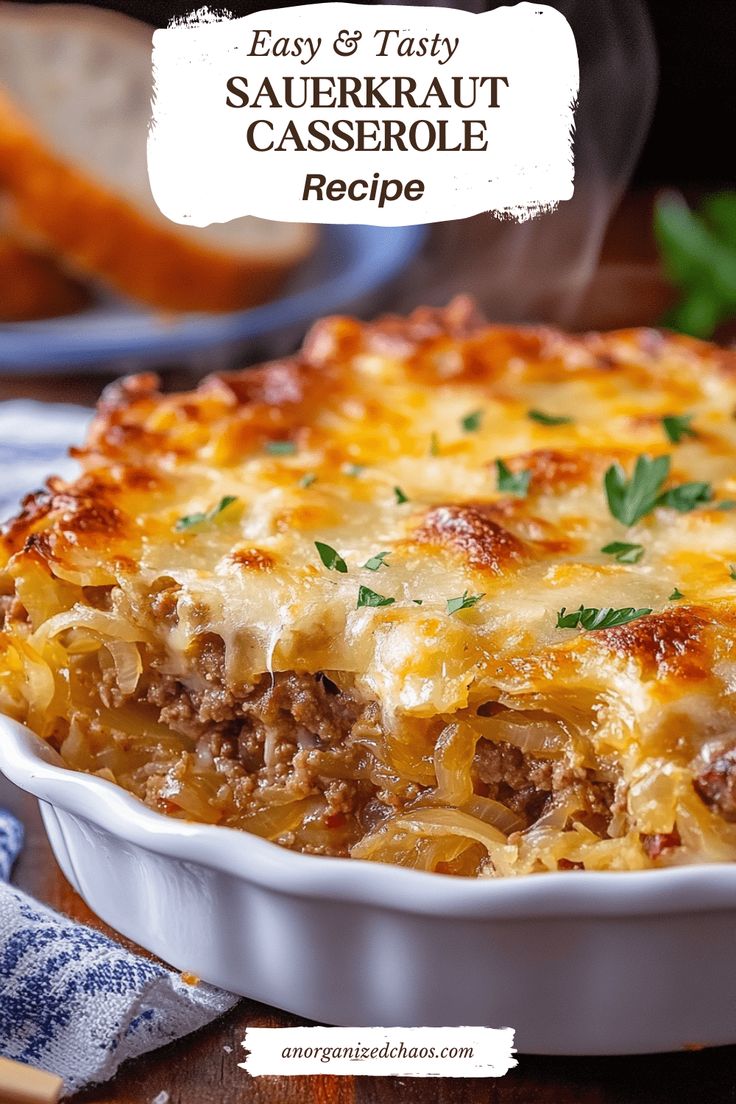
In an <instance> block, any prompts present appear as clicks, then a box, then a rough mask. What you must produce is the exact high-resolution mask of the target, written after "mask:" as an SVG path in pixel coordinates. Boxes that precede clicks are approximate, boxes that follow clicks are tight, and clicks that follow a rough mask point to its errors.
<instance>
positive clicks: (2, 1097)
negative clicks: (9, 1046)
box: [0, 1058, 64, 1104]
mask: <svg viewBox="0 0 736 1104" xmlns="http://www.w3.org/2000/svg"><path fill="white" fill-rule="evenodd" d="M63 1087H64V1082H63V1081H62V1079H61V1078H60V1077H57V1076H56V1074H55V1073H47V1072H46V1070H40V1069H36V1068H35V1067H34V1066H25V1065H23V1063H22V1062H11V1061H10V1059H9V1058H0V1104H56V1102H57V1100H58V1099H59V1097H60V1096H61V1090H62V1088H63Z"/></svg>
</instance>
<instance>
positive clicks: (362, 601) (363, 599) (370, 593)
mask: <svg viewBox="0 0 736 1104" xmlns="http://www.w3.org/2000/svg"><path fill="white" fill-rule="evenodd" d="M395 601H396V599H395V598H384V596H383V594H376V592H375V590H371V588H370V587H367V586H362V587H361V588H360V589H359V591H358V605H357V607H356V608H357V609H360V608H361V606H392V605H393V604H394V602H395Z"/></svg>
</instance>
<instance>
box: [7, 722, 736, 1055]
mask: <svg viewBox="0 0 736 1104" xmlns="http://www.w3.org/2000/svg"><path fill="white" fill-rule="evenodd" d="M60 763H61V760H60V759H59V757H58V756H57V755H56V753H55V752H54V751H53V750H52V749H51V748H50V747H49V746H48V745H47V744H45V743H44V742H43V741H41V740H40V739H38V738H37V737H36V736H34V735H33V734H32V733H31V732H30V731H29V730H28V729H27V728H25V727H24V726H22V725H19V724H17V723H16V722H14V721H11V720H9V719H7V718H4V717H0V769H2V771H3V772H4V773H5V774H6V775H7V777H8V778H9V779H11V781H13V782H15V783H16V785H18V786H20V787H21V788H22V789H24V790H27V791H28V792H29V793H32V794H34V795H35V796H36V797H37V798H38V799H39V801H40V805H41V812H42V815H43V819H44V823H45V825H46V830H47V832H48V835H49V839H50V841H51V846H52V848H53V850H54V854H55V855H56V858H57V860H58V862H59V865H60V866H61V868H62V870H63V872H64V874H65V875H66V877H67V878H68V879H69V881H70V882H71V884H72V885H73V886H74V888H75V889H76V890H77V892H78V893H80V894H81V896H82V897H83V898H84V900H85V901H86V902H87V904H88V905H89V906H90V908H92V909H93V910H94V911H95V912H96V913H97V914H98V915H99V916H100V917H101V918H102V919H103V920H104V921H106V923H108V924H110V925H111V926H112V927H113V928H116V929H117V930H118V931H120V932H122V933H123V935H126V936H128V937H129V938H130V939H133V940H135V942H136V943H139V944H140V945H141V946H143V947H146V948H148V949H149V950H150V951H153V952H154V953H155V954H157V955H159V956H160V957H161V958H163V959H164V960H166V961H167V962H169V963H171V964H172V965H173V966H175V967H176V968H178V969H180V970H187V971H190V972H191V973H194V974H196V975H197V976H199V977H200V978H202V979H203V980H205V981H208V982H212V983H213V984H215V985H218V986H221V987H223V988H225V989H230V990H232V991H234V992H236V993H242V994H244V995H247V996H249V997H253V998H255V999H257V1000H260V1001H263V1002H265V1003H267V1004H271V1005H276V1006H278V1007H280V1008H284V1009H288V1010H289V1011H291V1012H295V1013H298V1014H299V1015H302V1016H306V1017H308V1018H310V1019H315V1020H321V1021H324V1022H326V1023H331V1024H344V1025H351V1026H360V1025H380V1026H392V1025H401V1026H417V1025H422V1026H425V1025H426V1026H446V1025H458V1024H478V1025H481V1024H486V1025H490V1026H494V1027H505V1026H510V1027H514V1028H515V1029H516V1045H517V1048H518V1050H520V1051H521V1052H526V1053H537V1054H569V1055H572V1054H636V1053H645V1052H650V1051H661V1050H678V1049H680V1048H683V1047H691V1046H693V1045H706V1046H717V1045H721V1044H728V1043H735V1042H736V867H734V866H732V865H730V864H728V865H726V864H724V865H717V866H702V865H701V866H691V867H679V868H670V869H666V870H656V871H643V872H634V873H589V872H581V873H578V872H565V873H560V874H542V875H531V876H526V877H519V878H510V879H506V880H499V881H486V880H480V881H479V880H473V879H459V878H457V879H456V878H450V877H444V876H442V875H438V874H425V873H421V872H418V871H412V870H405V869H401V868H399V867H392V866H387V865H381V864H377V863H368V862H359V861H355V860H349V859H333V858H322V857H313V856H309V855H300V854H295V853H293V852H290V851H286V850H284V849H283V848H281V847H278V846H277V845H276V844H272V843H269V842H267V841H265V840H262V839H259V838H257V837H255V836H251V835H248V834H246V833H244V832H239V831H236V830H234V829H230V828H218V827H212V826H209V825H203V824H193V823H188V822H184V821H181V820H172V819H170V818H168V817H165V816H163V815H160V814H158V813H156V812H153V811H152V810H150V809H148V808H146V807H145V806H144V805H143V804H142V803H141V802H139V801H138V800H137V799H136V798H134V797H133V796H131V795H130V794H128V793H127V792H125V791H124V790H122V789H120V788H118V787H117V786H115V785H113V784H111V783H109V782H106V781H103V780H102V779H100V778H96V777H93V776H90V775H87V774H82V773H79V772H76V771H72V770H68V769H66V768H64V767H63V766H61V765H60Z"/></svg>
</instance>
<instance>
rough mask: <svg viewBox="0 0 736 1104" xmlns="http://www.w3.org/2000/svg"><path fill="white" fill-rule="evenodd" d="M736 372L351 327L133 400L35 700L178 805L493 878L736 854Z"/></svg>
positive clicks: (68, 541)
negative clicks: (297, 349)
mask: <svg viewBox="0 0 736 1104" xmlns="http://www.w3.org/2000/svg"><path fill="white" fill-rule="evenodd" d="M735 410H736V355H735V354H734V353H729V352H725V351H723V350H721V349H718V348H715V347H713V346H709V345H705V344H700V343H697V342H695V341H692V340H689V339H685V338H680V337H674V336H667V335H664V334H660V333H658V332H654V331H649V330H632V331H624V332H618V333H611V334H604V335H598V334H593V335H587V336H583V337H576V336H566V335H564V334H561V333H558V332H556V331H553V330H549V329H509V328H499V327H495V326H491V327H489V326H486V325H484V324H482V323H480V322H478V321H477V320H476V319H475V318H474V316H473V313H472V310H471V309H470V307H469V306H468V304H467V303H466V302H464V301H462V300H460V301H457V302H455V303H453V304H451V306H450V307H449V308H448V309H447V310H446V311H444V312H435V311H430V310H423V311H419V312H417V313H416V314H414V315H413V316H412V317H411V318H409V319H398V318H387V319H383V320H381V321H379V322H377V323H375V324H373V325H363V324H361V323H359V322H356V321H353V320H350V319H346V318H335V319H329V320H327V321H325V322H322V323H320V324H319V325H317V326H316V327H315V328H314V330H313V331H312V333H311V334H310V336H309V338H308V339H307V342H306V344H305V347H304V349H303V351H302V352H301V353H300V354H299V355H298V356H296V357H295V358H293V359H290V360H284V361H279V362H276V363H274V364H270V365H267V366H266V367H264V368H261V369H258V370H255V371H249V372H243V373H236V374H231V375H223V376H215V377H212V378H210V379H208V380H206V381H205V382H204V383H203V384H202V385H201V386H200V387H199V388H198V389H197V390H196V391H193V392H191V393H189V394H180V395H162V394H160V393H159V391H158V390H157V384H156V380H155V378H153V377H149V376H139V377H136V378H133V379H130V380H127V381H125V382H123V383H122V384H121V385H119V386H117V387H115V388H113V389H112V390H111V391H110V392H109V393H108V394H106V395H105V396H104V398H103V401H102V403H101V406H100V410H99V415H98V418H97V420H96V422H95V425H94V427H93V429H92V432H91V435H90V439H89V442H88V445H87V447H86V448H85V449H84V451H83V452H82V453H80V454H79V458H80V460H81V463H82V466H83V474H82V475H81V477H80V478H79V479H78V480H77V481H76V482H74V483H71V484H67V483H64V482H62V481H60V480H55V479H52V480H51V481H50V482H49V486H48V490H46V491H43V492H40V493H37V494H35V495H32V496H30V497H29V498H28V499H27V500H26V502H25V504H24V508H23V511H22V512H21V513H20V514H19V516H18V517H17V518H16V519H15V520H13V521H12V522H11V523H10V524H9V525H8V527H7V530H6V533H5V536H4V541H3V545H2V553H1V559H0V563H1V564H2V571H1V573H0V592H1V593H2V594H3V595H4V597H3V598H2V599H0V601H2V604H3V608H4V631H3V632H2V635H1V636H0V708H2V709H3V710H4V711H5V712H7V713H9V714H11V715H12V716H14V717H16V718H18V719H20V720H22V721H25V722H27V723H28V724H29V725H30V727H31V728H33V729H34V730H35V731H36V732H38V733H39V734H40V735H41V736H43V737H45V738H46V739H47V740H49V741H50V742H51V743H52V744H53V745H54V746H55V747H56V748H58V749H59V750H60V752H61V754H62V756H63V758H64V759H65V761H66V762H67V763H68V764H69V766H71V767H74V768H77V769H80V770H84V771H90V772H95V773H98V774H100V775H102V776H103V777H104V778H108V779H110V780H112V781H115V782H117V783H118V784H119V785H121V786H124V787H125V788H126V789H128V790H131V791H132V792H133V793H135V794H137V795H138V796H139V797H140V798H141V799H142V800H143V801H145V802H146V803H147V804H148V805H150V806H152V807H153V808H155V809H158V810H160V811H161V812H163V813H167V814H169V815H171V816H175V817H181V818H187V819H191V820H198V821H205V822H207V823H211V824H225V825H230V826H235V827H239V828H243V829H245V830H247V831H250V832H255V833H257V834H258V835H261V836H265V837H267V838H268V839H271V840H275V841H276V842H278V843H280V844H282V845H284V846H286V847H290V848H293V849H295V850H300V851H307V852H312V853H317V854H327V855H347V854H350V855H352V856H354V857H357V858H363V859H374V860H378V861H382V862H392V863H399V864H402V865H405V866H411V867H418V868H421V869H427V870H435V871H442V872H445V873H453V874H467V875H475V874H478V875H485V876H489V875H491V876H492V875H506V874H519V873H526V872H530V871H541V870H556V869H570V868H579V867H584V868H586V869H590V870H600V869H632V868H641V867H649V866H653V865H654V866H656V865H664V864H673V863H685V862H694V861H716V860H731V859H734V858H735V857H736V701H735V694H736V663H735V660H736V577H735V576H736V568H733V567H732V564H736V509H731V507H732V506H734V505H735V504H734V503H733V502H732V501H731V499H732V498H736V421H735V420H734V411H735Z"/></svg>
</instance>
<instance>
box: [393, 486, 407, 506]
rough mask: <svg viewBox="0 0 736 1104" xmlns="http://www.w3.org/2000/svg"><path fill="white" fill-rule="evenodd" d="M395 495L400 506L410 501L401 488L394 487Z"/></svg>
mask: <svg viewBox="0 0 736 1104" xmlns="http://www.w3.org/2000/svg"><path fill="white" fill-rule="evenodd" d="M394 495H395V497H396V501H397V503H398V504H399V506H401V505H402V504H403V503H404V502H408V501H409V499H408V497H407V496H406V495H405V494H404V492H403V491H402V489H401V487H394Z"/></svg>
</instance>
